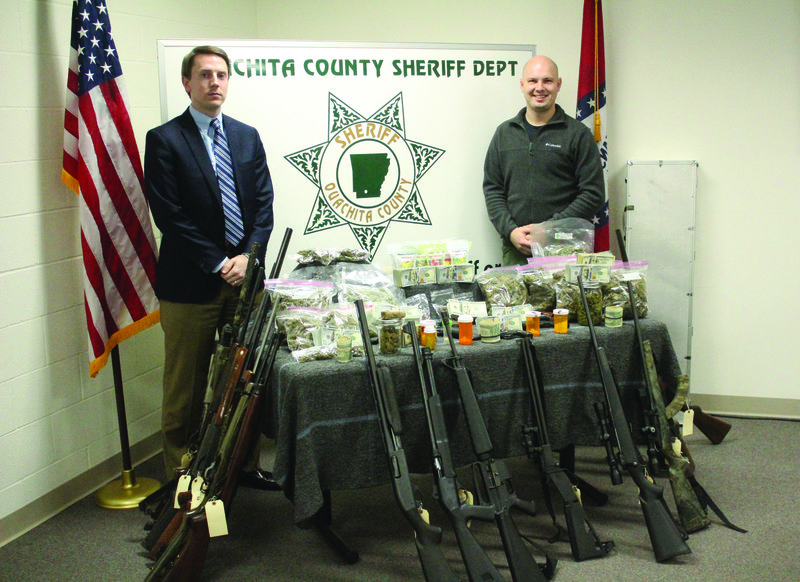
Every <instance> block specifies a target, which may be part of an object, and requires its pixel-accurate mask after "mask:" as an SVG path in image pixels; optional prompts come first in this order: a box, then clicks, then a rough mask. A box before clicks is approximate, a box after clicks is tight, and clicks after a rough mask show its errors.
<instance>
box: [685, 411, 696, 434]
mask: <svg viewBox="0 0 800 582" xmlns="http://www.w3.org/2000/svg"><path fill="white" fill-rule="evenodd" d="M693 432H694V410H692V409H691V408H690V409H689V410H686V411H685V412H684V413H683V436H689V435H690V434H692V433H693Z"/></svg>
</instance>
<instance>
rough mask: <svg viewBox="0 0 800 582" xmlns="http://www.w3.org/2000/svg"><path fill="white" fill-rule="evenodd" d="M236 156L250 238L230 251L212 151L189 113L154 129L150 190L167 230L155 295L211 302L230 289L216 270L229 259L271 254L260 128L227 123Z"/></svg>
mask: <svg viewBox="0 0 800 582" xmlns="http://www.w3.org/2000/svg"><path fill="white" fill-rule="evenodd" d="M222 124H223V129H224V131H225V135H226V137H227V138H228V147H229V148H230V150H231V157H232V158H233V172H234V177H235V180H236V193H237V196H238V197H239V205H240V208H241V211H242V219H243V220H244V238H243V239H242V242H240V243H239V246H238V247H237V248H236V249H234V252H232V253H231V252H228V253H226V243H225V216H224V213H223V210H222V194H221V193H220V189H219V184H218V183H217V177H216V175H215V174H214V169H213V166H212V164H211V159H210V158H209V155H208V150H207V149H206V146H205V144H204V142H203V138H202V136H201V135H200V132H199V130H198V128H197V124H196V123H195V121H194V119H193V118H192V116H191V114H190V113H189V110H188V109H187V110H186V111H185V112H184V113H183V114H182V115H179V116H178V117H176V118H174V119H172V120H170V121H168V122H167V123H165V124H164V125H161V126H159V127H156V128H154V129H151V130H150V131H149V132H147V142H146V146H145V155H144V177H145V192H146V195H147V199H148V201H149V203H150V208H151V210H152V213H153V219H154V220H155V223H156V226H157V227H158V229H159V230H160V231H161V245H160V250H159V258H158V268H157V271H156V295H157V296H158V297H159V299H166V300H168V301H175V302H179V303H204V302H206V301H210V300H211V299H212V298H213V297H214V296H215V295H216V294H217V293H218V292H219V289H220V285H222V284H223V281H222V277H221V276H220V274H219V273H214V272H213V269H214V268H215V267H216V266H217V265H219V264H220V262H221V261H222V260H223V259H224V258H225V257H226V256H228V255H230V256H235V255H236V254H240V253H246V252H249V251H250V248H251V247H252V244H253V243H254V242H258V243H259V244H260V245H261V252H260V256H259V260H260V262H261V264H262V265H263V264H264V254H265V252H266V248H267V242H268V241H269V236H270V233H271V232H272V227H273V214H272V199H273V191H272V179H271V177H270V173H269V168H268V167H267V158H266V154H265V152H264V145H263V144H262V143H261V138H260V137H259V135H258V131H257V130H256V129H255V128H254V127H251V126H249V125H246V124H244V123H241V122H239V121H236V120H235V119H233V118H232V117H229V116H227V115H225V116H224V117H223V120H222Z"/></svg>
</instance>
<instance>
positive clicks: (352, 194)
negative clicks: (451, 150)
mask: <svg viewBox="0 0 800 582" xmlns="http://www.w3.org/2000/svg"><path fill="white" fill-rule="evenodd" d="M442 154H444V150H441V149H438V148H435V147H432V146H427V145H423V144H421V143H417V142H413V141H411V140H407V139H406V138H405V121H404V113H403V94H402V93H398V95H397V96H396V97H394V98H393V99H392V100H391V101H389V102H388V103H386V104H385V105H384V106H383V107H381V108H380V109H378V110H377V111H376V112H375V113H373V114H372V115H371V116H370V117H369V118H365V117H364V116H363V115H361V114H359V113H358V112H357V111H355V110H354V109H353V108H351V107H349V106H348V105H347V104H345V103H344V102H343V101H342V100H340V99H338V98H337V97H336V96H334V95H333V94H328V140H327V141H326V142H323V143H321V144H318V145H315V146H312V147H310V148H307V149H304V150H301V151H299V152H295V153H293V154H289V155H287V156H285V159H286V160H287V161H288V162H289V163H290V164H292V165H293V166H294V167H295V168H297V170H298V171H300V173H302V174H303V175H304V176H305V177H306V178H308V179H309V180H311V182H312V183H313V184H314V185H315V186H316V187H317V197H316V199H315V201H314V206H313V208H312V210H311V214H310V216H309V219H308V223H307V224H306V228H305V233H304V234H310V233H313V232H319V231H323V230H328V229H330V228H336V227H338V226H344V225H347V226H349V227H350V230H351V231H352V232H353V235H354V236H355V237H356V240H357V241H358V244H359V245H360V246H361V248H363V249H365V250H366V251H367V252H369V256H370V259H372V258H373V257H374V256H375V252H376V251H377V250H378V247H379V246H380V244H381V241H382V240H383V237H384V235H385V234H386V231H387V229H388V228H389V224H390V223H391V222H392V221H397V222H406V223H415V224H427V225H429V224H431V221H430V219H429V218H428V213H427V211H426V210H425V204H424V203H423V201H422V198H421V197H420V194H419V189H418V188H417V182H418V181H419V180H420V178H422V176H424V175H425V173H426V172H427V171H428V170H429V169H430V168H431V167H432V166H433V165H434V164H435V163H436V161H437V160H438V159H439V158H440V157H441V156H442Z"/></svg>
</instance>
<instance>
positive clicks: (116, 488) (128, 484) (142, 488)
mask: <svg viewBox="0 0 800 582" xmlns="http://www.w3.org/2000/svg"><path fill="white" fill-rule="evenodd" d="M160 487H161V483H159V482H158V481H157V480H155V479H150V478H149V477H143V478H141V479H137V478H136V473H135V472H134V471H133V470H130V471H122V477H121V478H120V479H117V480H116V481H112V482H111V483H109V484H108V485H104V486H103V487H101V488H100V489H99V490H98V491H97V493H95V496H94V501H95V503H96V504H97V505H99V506H100V507H104V508H105V509H133V508H135V507H138V506H139V503H140V502H141V501H142V500H144V499H145V497H147V496H148V495H150V494H151V493H155V492H156V491H158V489H159V488H160Z"/></svg>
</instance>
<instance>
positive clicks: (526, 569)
mask: <svg viewBox="0 0 800 582" xmlns="http://www.w3.org/2000/svg"><path fill="white" fill-rule="evenodd" d="M442 315H443V316H442V321H443V322H445V335H446V336H447V337H448V339H449V341H450V352H451V353H452V356H451V357H450V358H448V359H446V360H445V362H444V364H445V366H446V367H447V368H449V369H450V370H452V371H453V372H454V373H455V375H456V381H457V384H458V392H459V396H460V400H461V406H462V408H463V410H464V418H465V420H466V423H467V430H468V432H469V436H470V442H471V444H472V451H473V453H474V454H475V457H476V459H477V462H476V463H474V464H473V465H472V473H473V476H474V481H475V491H476V493H477V496H478V498H479V504H480V505H488V506H490V507H491V508H492V510H493V512H494V521H495V523H496V524H497V527H498V530H499V532H500V539H501V541H502V543H503V549H504V551H505V554H506V560H507V561H508V566H509V570H510V571H511V577H512V579H513V580H515V581H516V580H528V579H536V580H541V579H542V575H543V576H544V578H546V579H550V578H551V577H552V576H553V574H554V573H555V568H556V563H557V560H553V559H552V558H550V557H549V556H548V557H547V561H546V562H545V564H544V565H537V564H536V561H535V560H534V558H533V556H532V555H531V554H530V552H529V550H528V547H527V546H526V545H525V541H524V538H523V537H522V535H521V534H520V532H519V529H518V528H517V525H516V523H515V522H514V519H513V517H512V515H511V510H512V509H516V510H519V511H522V512H523V513H526V514H528V515H531V516H534V515H536V506H535V505H534V504H533V503H532V502H530V501H524V500H522V499H520V498H519V497H518V496H517V494H516V493H515V492H514V487H513V485H512V483H511V473H510V471H509V470H508V468H507V466H506V464H505V463H504V462H503V461H501V460H499V459H495V458H493V457H492V453H493V451H494V447H493V445H492V441H491V437H490V436H489V431H488V429H487V427H486V422H485V421H484V419H483V415H482V413H481V409H480V406H479V405H478V399H477V397H476V396H475V390H474V388H473V386H472V379H471V378H470V372H469V370H468V369H467V368H466V366H464V364H463V362H462V360H461V356H460V355H459V354H458V350H457V349H456V344H455V340H454V339H453V335H452V333H449V330H448V325H447V322H449V321H450V316H449V314H448V313H447V311H446V310H444V311H443V312H442ZM425 357H426V361H427V360H428V354H427V353H426V354H425ZM429 377H430V378H431V379H432V378H433V376H432V375H431V374H430V373H429ZM431 381H432V380H431ZM484 493H485V496H486V499H484ZM538 570H541V573H539V572H537V571H538Z"/></svg>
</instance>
